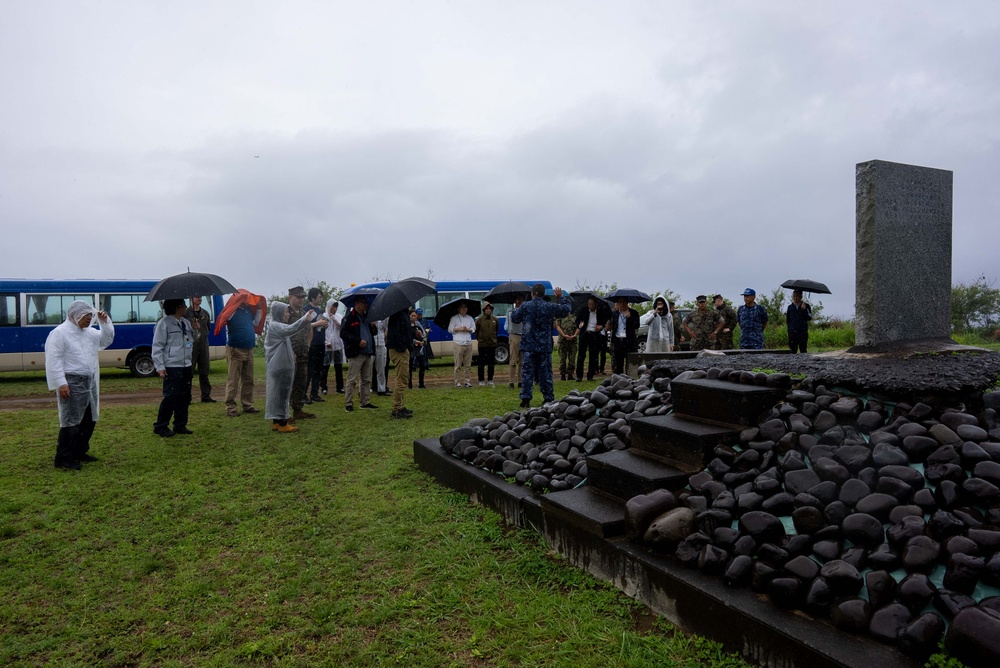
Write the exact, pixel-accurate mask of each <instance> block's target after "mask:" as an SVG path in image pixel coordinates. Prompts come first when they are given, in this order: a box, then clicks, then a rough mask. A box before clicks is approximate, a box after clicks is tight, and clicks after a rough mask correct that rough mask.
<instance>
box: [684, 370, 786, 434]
mask: <svg viewBox="0 0 1000 668" xmlns="http://www.w3.org/2000/svg"><path fill="white" fill-rule="evenodd" d="M784 398H785V390H781V389H777V388H773V387H759V386H757V385H742V384H740V383H733V382H730V381H727V380H708V379H707V378H698V379H695V380H680V381H673V382H672V383H670V399H671V401H672V402H673V405H674V414H676V415H679V416H682V417H689V418H693V419H696V420H703V421H705V422H712V423H715V424H719V425H728V426H731V427H733V428H737V429H743V428H744V427H748V426H750V425H753V424H756V423H757V417H758V416H759V415H760V414H761V413H762V412H764V411H765V410H770V409H771V408H772V407H773V406H774V405H775V404H776V403H778V402H779V401H781V400H782V399H784Z"/></svg>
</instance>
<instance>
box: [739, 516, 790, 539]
mask: <svg viewBox="0 0 1000 668" xmlns="http://www.w3.org/2000/svg"><path fill="white" fill-rule="evenodd" d="M739 528H740V532H741V533H746V534H748V535H750V536H753V537H754V538H755V539H756V540H757V541H758V542H771V543H777V542H780V541H781V539H782V538H784V537H785V527H784V525H782V523H781V520H780V519H778V518H777V517H775V516H774V515H772V514H771V513H766V512H763V511H759V510H754V511H751V512H748V513H745V514H743V515H742V516H741V517H740V521H739Z"/></svg>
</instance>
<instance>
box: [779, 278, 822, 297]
mask: <svg viewBox="0 0 1000 668" xmlns="http://www.w3.org/2000/svg"><path fill="white" fill-rule="evenodd" d="M781 287H783V288H787V289H789V290H802V292H817V293H819V294H823V295H828V294H830V288H828V287H826V286H825V285H823V284H822V283H820V282H819V281H811V280H809V279H808V278H792V279H789V280H787V281H785V282H784V283H782V284H781Z"/></svg>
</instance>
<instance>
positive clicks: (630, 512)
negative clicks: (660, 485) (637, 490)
mask: <svg viewBox="0 0 1000 668" xmlns="http://www.w3.org/2000/svg"><path fill="white" fill-rule="evenodd" d="M676 507H677V497H676V496H674V495H673V493H671V492H669V491H667V490H665V489H659V490H656V491H654V492H650V493H649V494H640V495H638V496H633V497H632V498H631V499H629V500H628V501H627V502H626V503H625V532H626V535H627V536H628V537H629V538H631V539H633V540H635V539H636V538H638V537H639V536H642V535H643V534H644V533H646V529H648V528H649V525H650V524H652V522H653V520H654V519H656V518H657V517H659V516H660V515H662V514H663V513H665V512H667V511H669V510H673V509H674V508H676Z"/></svg>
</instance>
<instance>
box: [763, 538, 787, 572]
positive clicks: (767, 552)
mask: <svg viewBox="0 0 1000 668" xmlns="http://www.w3.org/2000/svg"><path fill="white" fill-rule="evenodd" d="M789 558H790V557H789V555H788V551H787V550H785V549H784V548H782V547H779V546H778V545H775V544H774V543H764V544H763V545H761V546H760V547H758V548H757V560H758V561H763V562H764V563H765V564H767V565H768V566H773V567H774V568H782V567H783V566H784V565H785V564H786V563H787V562H788V560H789Z"/></svg>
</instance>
